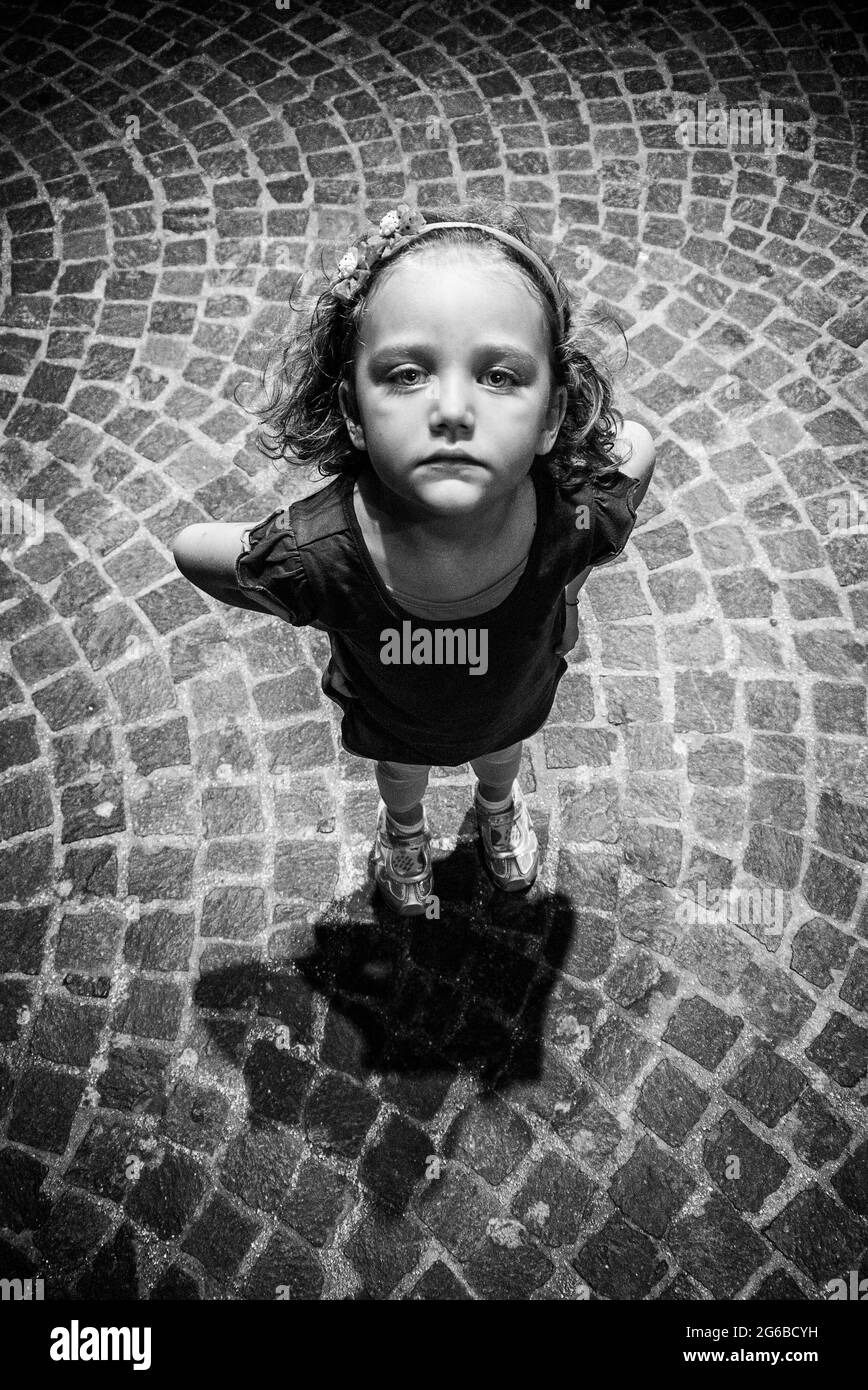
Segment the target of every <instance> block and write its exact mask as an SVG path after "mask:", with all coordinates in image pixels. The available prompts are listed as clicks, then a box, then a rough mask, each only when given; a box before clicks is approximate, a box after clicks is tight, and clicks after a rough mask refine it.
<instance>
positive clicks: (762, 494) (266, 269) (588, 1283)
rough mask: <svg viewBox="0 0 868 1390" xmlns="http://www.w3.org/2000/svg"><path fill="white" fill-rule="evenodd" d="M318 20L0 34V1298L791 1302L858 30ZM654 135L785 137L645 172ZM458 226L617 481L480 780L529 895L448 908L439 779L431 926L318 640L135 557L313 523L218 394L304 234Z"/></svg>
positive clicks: (829, 687) (842, 885)
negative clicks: (505, 803) (275, 525)
mask: <svg viewBox="0 0 868 1390" xmlns="http://www.w3.org/2000/svg"><path fill="white" fill-rule="evenodd" d="M345 13H346V16H347V18H346V22H344V19H343V17H342V11H341V10H340V8H338V7H337V6H336V5H332V6H331V8H328V7H327V8H325V9H321V8H318V7H316V6H304V7H301V6H298V5H292V7H291V9H287V10H284V9H283V8H282V7H280V6H278V5H273V6H269V5H268V4H265V3H263V4H259V5H255V6H242V5H236V4H234V3H229V2H228V0H216V3H209V4H208V5H207V6H205V5H202V6H201V7H199V10H198V12H197V10H196V9H195V8H193V9H192V10H191V9H189V8H187V7H185V6H176V5H171V4H168V5H162V4H160V5H151V4H148V3H147V0H119V2H118V3H116V4H109V5H103V4H100V5H87V4H68V5H65V6H63V7H62V10H61V9H60V8H59V7H58V6H56V5H54V4H51V5H49V4H47V3H42V0H40V3H39V4H37V5H36V6H34V7H30V6H22V7H16V6H15V5H14V4H13V5H12V6H9V5H7V6H6V7H5V8H4V12H3V17H2V20H0V24H2V25H3V26H4V27H3V30H2V59H3V80H2V83H0V128H2V136H3V140H4V145H3V153H2V155H0V161H2V162H0V203H2V204H3V205H4V206H5V207H6V209H7V211H6V214H5V225H4V231H3V244H2V275H3V281H2V289H3V301H2V318H0V372H2V374H3V375H2V378H0V406H2V415H3V418H4V421H5V439H4V442H3V444H2V448H0V475H2V485H3V496H4V497H5V498H6V499H7V502H8V501H9V500H10V499H12V500H13V501H14V500H15V499H28V500H29V502H30V503H31V505H32V509H33V510H32V512H31V513H29V515H30V519H31V523H32V524H31V525H30V529H29V530H27V529H26V527H25V528H24V529H22V527H24V521H22V524H21V526H19V527H18V529H17V530H16V529H15V528H14V527H13V524H12V523H11V522H10V523H9V524H8V525H7V524H5V523H4V534H3V536H2V563H0V639H2V641H3V643H4V648H3V652H4V668H3V672H2V675H0V690H2V707H3V713H2V722H0V750H2V767H3V768H4V769H5V771H3V773H2V797H0V836H2V838H3V841H4V843H3V846H2V849H0V877H2V882H3V884H4V889H5V891H4V893H3V897H4V902H5V906H4V907H3V909H2V916H0V923H2V930H0V956H2V959H0V971H2V972H5V973H4V974H3V976H2V980H0V1027H2V1042H3V1060H2V1064H0V1065H2V1070H0V1102H2V1114H3V1121H2V1133H0V1225H2V1227H3V1230H2V1233H0V1248H2V1268H3V1274H4V1275H6V1276H14V1275H20V1276H21V1277H26V1276H27V1275H34V1274H42V1275H43V1276H44V1277H45V1278H46V1281H47V1283H46V1293H47V1296H49V1297H52V1298H59V1297H64V1296H69V1295H70V1294H72V1293H74V1294H77V1295H80V1296H94V1297H108V1296H115V1297H123V1298H161V1299H194V1298H202V1297H204V1298H227V1299H251V1298H252V1299H263V1298H266V1299H271V1298H274V1297H276V1296H286V1295H287V1294H288V1295H289V1296H291V1297H294V1298H304V1299H319V1298H325V1299H334V1298H338V1299H341V1298H344V1299H346V1298H350V1299H352V1298H362V1299H364V1298H373V1299H384V1298H395V1299H453V1298H477V1299H483V1300H486V1299H500V1298H510V1299H576V1298H578V1299H581V1298H586V1297H590V1298H592V1299H612V1298H615V1299H630V1300H638V1299H658V1298H660V1299H707V1298H710V1297H711V1298H723V1299H769V1298H792V1299H816V1298H821V1297H823V1296H824V1286H825V1284H826V1282H827V1281H829V1280H830V1279H832V1278H836V1277H843V1278H845V1279H847V1278H848V1272H849V1271H850V1270H857V1271H859V1273H860V1274H861V1276H862V1277H864V1276H865V1275H868V1263H866V1255H865V1249H866V1244H868V1222H866V1218H868V1162H866V1159H868V1139H866V1106H868V1090H866V1071H868V1019H866V1010H868V944H866V943H868V910H866V894H865V890H864V888H863V887H862V884H861V870H862V866H863V865H864V863H865V860H866V855H868V814H866V807H868V761H866V732H868V731H866V693H865V673H866V658H868V648H866V642H865V636H864V632H865V627H866V618H868V587H866V583H865V580H866V564H865V552H866V527H868V453H866V449H865V444H864V434H863V423H862V421H861V418H860V417H861V415H862V409H863V408H864V404H865V400H866V396H868V393H866V384H868V372H866V369H865V362H864V358H863V357H862V356H861V355H860V347H861V345H862V342H863V339H864V338H865V336H866V322H868V319H866V297H865V296H866V289H868V277H866V260H868V258H866V238H865V234H864V233H865V227H866V223H865V215H864V211H863V210H864V208H865V205H866V192H868V163H866V155H865V151H864V128H863V131H862V133H861V139H860V132H859V130H858V126H857V122H858V119H859V117H860V115H864V112H865V106H864V98H865V86H864V73H865V68H864V64H863V60H862V57H861V53H862V46H861V41H860V39H859V37H858V36H857V35H856V34H855V33H853V32H851V30H850V28H849V26H848V21H847V19H846V18H844V17H841V13H842V12H840V11H836V10H835V8H834V6H826V7H823V9H822V11H821V10H819V9H817V10H812V9H808V10H807V11H805V10H804V8H803V7H799V6H795V7H794V8H793V9H792V10H790V9H787V8H786V7H783V6H780V7H776V8H775V10H774V14H773V15H770V17H769V20H768V21H765V20H762V19H760V18H759V17H758V15H757V13H756V11H755V10H754V9H753V8H752V7H751V6H750V5H737V6H732V5H730V4H726V5H723V4H716V5H709V6H705V7H700V6H695V5H693V4H683V5H681V6H680V7H678V8H677V9H676V8H675V7H673V6H669V5H666V6H663V5H661V6H659V8H658V9H657V10H656V11H655V10H654V8H653V7H646V8H644V9H639V8H635V9H629V8H628V9H624V10H621V11H620V12H619V13H618V15H617V16H615V17H610V18H607V17H606V15H605V9H604V7H603V6H600V5H597V4H596V3H593V4H592V6H591V8H590V9H589V10H587V11H581V10H578V9H576V8H574V7H573V6H571V5H569V4H566V3H564V4H562V5H557V4H555V5H549V6H538V5H536V4H534V3H533V0H530V3H527V0H522V2H521V3H517V0H505V2H504V3H493V4H491V5H483V4H478V3H472V4H468V3H463V4H462V3H458V4H456V3H444V4H442V5H441V4H439V3H433V4H431V3H426V4H418V5H409V6H407V7H406V8H405V7H402V6H400V5H396V6H393V7H391V8H389V7H387V8H385V9H380V8H376V7H374V6H371V5H366V4H364V3H359V4H357V5H353V6H352V7H347V8H346V12H345ZM814 15H815V16H817V20H816V22H815V23H814V24H811V23H809V20H810V19H811V16H814ZM836 15H837V16H838V17H836ZM701 100H705V101H706V102H707V104H708V106H709V107H710V106H712V105H713V104H714V103H718V104H721V103H722V104H724V105H726V106H727V108H728V109H730V110H731V109H732V108H736V107H738V106H739V105H740V104H742V105H743V104H745V103H747V104H751V103H757V102H762V103H764V104H766V105H768V106H769V107H770V108H778V109H780V110H781V111H782V113H783V116H784V120H785V126H786V142H785V145H784V147H783V148H781V147H780V146H775V145H771V146H769V145H766V144H763V145H760V146H750V145H748V144H745V145H736V146H732V145H724V146H723V147H721V146H713V147H711V146H708V145H704V146H702V145H699V144H696V145H695V146H691V145H687V146H685V145H683V144H682V143H680V142H679V139H678V138H677V135H678V123H677V120H676V117H675V113H676V111H677V110H679V109H681V108H683V107H685V106H690V107H691V108H693V109H697V107H698V103H699V102H700V101H701ZM479 192H483V193H485V194H495V195H503V196H506V197H508V198H509V199H511V200H513V201H516V202H519V203H521V204H522V205H524V206H526V207H527V208H528V209H529V216H530V218H531V220H532V222H533V225H534V226H535V227H536V228H537V230H538V231H539V233H540V235H541V237H542V240H543V243H544V245H545V247H546V248H547V249H549V250H553V251H555V252H556V254H557V256H558V258H559V262H560V264H561V265H562V266H564V268H565V270H566V271H567V272H568V273H569V274H570V276H571V277H572V280H573V283H574V284H575V287H576V291H577V293H579V295H580V298H581V301H582V302H583V303H585V302H587V303H589V304H591V305H596V304H602V305H603V306H604V307H609V308H611V309H613V310H614V311H615V312H616V313H617V314H618V316H619V318H620V321H621V322H622V323H623V324H624V327H625V329H626V331H627V335H628V338H629V341H630V348H631V351H630V358H629V363H628V365H627V367H626V369H625V370H624V371H623V372H622V373H621V375H620V378H619V381H620V392H621V395H620V401H621V404H622V405H623V407H624V409H625V410H626V412H627V413H628V414H629V415H632V416H633V417H635V418H638V419H640V420H642V421H644V422H645V423H646V424H647V425H648V426H649V427H650V428H651V430H652V431H653V433H654V434H655V436H656V438H657V439H658V441H659V452H658V466H657V471H656V474H655V477H654V481H653V484H652V487H651V489H650V492H649V494H648V498H647V499H646V503H645V504H644V506H643V510H642V515H641V517H640V525H639V526H638V527H637V529H636V531H635V532H634V537H633V540H632V541H631V543H630V545H629V546H628V548H627V551H626V553H625V555H624V556H623V557H621V558H620V559H619V561H618V562H616V563H615V564H614V565H613V566H611V567H610V568H609V569H607V570H604V571H603V572H601V573H599V574H596V575H594V576H593V577H592V579H591V581H590V583H589V584H588V585H587V587H586V588H585V590H583V592H582V598H581V608H580V614H581V618H582V638H581V641H580V643H579V646H578V647H577V648H576V649H575V650H574V651H573V652H572V653H571V654H570V667H571V669H570V671H569V673H568V675H567V676H566V677H565V678H564V681H563V683H562V686H561V690H560V694H559V697H558V702H557V706H556V708H555V710H554V712H553V714H552V717H551V719H550V721H549V723H548V725H547V727H546V728H545V730H544V731H543V732H542V733H541V734H540V735H538V736H537V737H536V738H534V739H533V740H531V741H530V743H529V744H528V746H527V748H526V761H525V765H524V768H523V771H522V782H523V786H524V787H525V789H526V791H527V793H528V800H529V804H530V806H531V809H532V813H533V816H534V819H535V823H536V825H537V828H538V830H539V832H540V835H541V838H542V840H543V842H544V849H545V855H544V864H543V872H542V875H541V879H540V882H539V884H538V885H537V887H536V888H535V889H534V890H533V893H532V894H531V895H530V897H529V898H528V899H527V900H525V901H522V902H518V903H514V902H512V901H507V902H504V901H502V900H501V899H499V897H498V895H496V894H493V890H491V889H489V888H488V887H487V886H486V881H485V880H484V878H483V877H482V875H481V872H480V866H479V863H478V860H477V858H476V853H475V849H474V845H473V834H472V823H471V819H470V816H469V812H468V807H469V800H470V792H471V776H470V770H469V768H467V767H462V768H458V769H454V768H448V769H443V768H440V769H436V770H435V773H434V775H433V777H432V785H431V790H430V793H429V799H428V805H429V811H430V816H431V822H432V826H433V829H434V832H435V833H436V834H437V835H439V836H440V837H441V838H440V839H439V840H438V841H437V846H438V850H437V852H438V862H437V865H436V889H437V892H438V894H439V896H440V900H441V917H440V920H439V921H436V920H432V921H428V920H422V921H421V922H418V921H417V922H415V923H413V924H412V925H408V924H406V923H404V924H398V923H396V922H395V921H394V920H393V919H389V918H386V917H385V916H384V915H383V914H382V913H380V912H378V910H377V908H376V905H374V904H372V891H371V889H372V880H371V877H370V872H369V865H368V854H369V848H370V842H371V837H372V833H373V825H374V815H375V809H376V804H377V794H376V789H375V786H374V784H373V781H372V778H371V776H370V772H369V768H368V765H367V764H366V763H364V762H363V760H361V759H354V758H351V757H348V756H347V755H346V754H345V753H343V752H342V751H341V749H340V744H339V740H338V736H337V733H338V728H337V718H336V715H337V711H336V709H335V707H334V706H332V705H331V704H330V703H329V702H328V701H327V700H326V699H325V697H323V696H322V694H321V692H320V690H319V673H320V671H321V669H322V665H323V659H324V657H325V655H326V654H327V643H326V642H325V638H324V635H323V634H321V633H318V632H316V631H315V630H313V629H294V628H291V627H289V626H288V625H285V624H281V623H280V622H279V621H277V620H275V619H274V618H272V617H265V616H262V617H260V616H257V615H254V614H251V613H248V612H244V611H241V610H235V609H229V608H227V607H225V606H223V605H220V604H219V603H217V602H216V601H211V600H210V599H209V598H206V597H205V596H204V595H202V594H201V593H200V592H199V591H198V590H196V589H195V588H194V587H193V586H192V585H191V584H189V583H188V582H187V581H186V580H185V579H183V578H182V577H181V576H180V575H179V574H178V572H177V570H176V568H175V566H174V564H173V560H172V554H171V550H170V543H171V539H172V537H173V536H174V535H175V534H176V533H177V532H178V531H179V530H180V529H181V527H182V526H184V525H186V524H187V523H188V522H191V521H194V520H208V519H212V518H217V519H242V518H249V519H250V520H255V519H259V518H261V517H263V516H265V515H266V514H267V513H268V512H269V511H270V510H272V509H273V508H274V507H275V506H279V505H280V504H281V502H282V501H287V500H292V496H293V495H295V496H300V495H303V494H305V493H307V492H309V491H311V490H313V488H314V487H316V486H322V481H321V480H318V479H313V480H310V479H309V478H307V477H304V478H303V479H302V481H301V482H300V483H296V484H295V491H294V494H288V493H287V490H286V487H285V485H283V484H282V483H281V480H280V478H279V476H278V475H277V474H276V471H275V469H274V468H273V467H272V466H271V464H270V463H269V462H268V460H266V459H264V458H263V457H262V456H261V454H259V453H258V452H257V451H256V449H255V447H254V434H255V420H254V419H252V418H251V417H250V416H249V415H246V414H245V413H244V412H243V411H242V410H241V409H239V408H238V406H237V405H236V403H235V401H234V399H233V389H234V387H235V386H236V385H237V383H238V382H245V381H251V382H255V380H256V368H257V366H258V365H259V364H260V363H261V361H262V353H263V344H265V343H267V342H268V341H269V340H270V338H271V336H272V335H273V333H274V332H275V331H276V330H277V329H279V328H282V327H284V326H285V325H286V323H287V321H288V313H287V309H286V299H287V295H288V292H289V290H290V288H291V286H292V284H293V283H294V281H295V278H296V275H297V273H298V272H299V271H300V270H303V269H305V268H311V267H315V265H316V263H317V257H318V250H319V248H320V247H321V246H322V245H323V244H325V245H326V246H327V247H329V248H333V247H339V248H340V250H342V249H343V243H344V241H345V239H347V238H349V237H350V236H351V235H352V234H354V233H355V232H356V231H357V230H359V229H361V227H362V226H363V225H364V218H363V214H364V213H367V214H369V215H370V216H376V217H379V216H380V215H382V213H383V212H384V211H385V210H386V209H387V208H389V207H391V206H393V205H394V203H395V202H396V201H398V200H399V199H400V198H401V197H404V196H406V197H407V198H408V199H409V200H410V201H411V202H415V201H417V200H418V202H419V204H420V205H421V206H422V208H423V210H424V208H425V207H426V205H433V204H434V203H435V202H436V201H437V200H438V199H441V198H443V197H446V196H454V197H468V196H471V195H473V194H474V193H479ZM339 253H340V252H339ZM39 499H42V500H43V503H44V517H43V524H44V535H42V534H40V533H39V530H38V529H37V526H36V520H35V518H38V509H39ZM837 502H841V504H842V506H843V509H844V510H843V512H842V513H841V514H840V515H839V513H838V511H837V510H836V503H837ZM9 515H10V516H12V515H13V513H12V511H11V510H10V512H9ZM21 515H22V517H23V518H25V519H26V515H27V513H25V512H23V511H22V514H21ZM731 889H732V890H738V891H733V892H729V890H731ZM752 889H755V890H757V895H759V894H761V892H762V891H763V890H764V891H765V894H766V896H765V898H762V897H760V896H758V897H754V898H751V896H750V893H749V892H748V890H752ZM742 890H743V891H742ZM722 891H723V892H725V896H724V897H723V898H721V892H722ZM703 893H705V895H706V897H705V901H706V903H707V904H708V905H709V907H711V906H712V905H716V907H717V909H718V911H717V912H716V913H713V914H712V915H713V916H714V917H720V919H721V920H719V921H718V920H711V921H705V920H702V917H701V916H699V917H698V920H697V921H695V922H693V923H691V922H690V921H689V920H688V916H689V914H688V911H687V909H688V908H689V907H690V905H691V904H695V903H697V902H700V901H701V895H702V894H703ZM757 902H759V907H760V909H761V910H759V911H752V910H751V908H756V906H757ZM721 906H722V910H721ZM779 914H780V915H779Z"/></svg>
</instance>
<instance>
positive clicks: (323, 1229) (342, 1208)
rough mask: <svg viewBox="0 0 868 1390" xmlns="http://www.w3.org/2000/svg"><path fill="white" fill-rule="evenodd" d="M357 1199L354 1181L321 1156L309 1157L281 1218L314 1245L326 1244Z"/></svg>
mask: <svg viewBox="0 0 868 1390" xmlns="http://www.w3.org/2000/svg"><path fill="white" fill-rule="evenodd" d="M284 1191H285V1185H284ZM354 1201H355V1189H354V1186H353V1184H352V1183H350V1182H349V1181H348V1180H347V1179H346V1178H344V1177H342V1176H341V1175H340V1174H339V1173H336V1172H334V1171H333V1170H332V1169H331V1168H327V1167H326V1166H325V1164H324V1163H321V1162H320V1161H319V1160H318V1159H316V1158H309V1159H307V1160H305V1162H304V1163H303V1165H302V1167H301V1169H300V1171H299V1175H298V1180H297V1182H296V1184H295V1187H294V1188H293V1189H292V1191H291V1192H289V1194H288V1195H287V1196H286V1197H285V1200H284V1202H283V1207H282V1211H281V1213H280V1215H281V1220H282V1221H284V1222H285V1223H286V1225H288V1226H291V1227H292V1228H293V1230H295V1231H298V1233H299V1235H301V1236H303V1237H304V1238H305V1240H307V1241H309V1242H310V1243H311V1245H316V1246H324V1245H326V1244H329V1243H330V1242H331V1241H332V1239H333V1237H334V1234H335V1230H336V1228H337V1226H338V1225H339V1223H340V1222H341V1220H342V1218H343V1217H344V1216H345V1215H346V1214H347V1213H348V1212H349V1211H350V1210H351V1208H352V1206H353V1203H354Z"/></svg>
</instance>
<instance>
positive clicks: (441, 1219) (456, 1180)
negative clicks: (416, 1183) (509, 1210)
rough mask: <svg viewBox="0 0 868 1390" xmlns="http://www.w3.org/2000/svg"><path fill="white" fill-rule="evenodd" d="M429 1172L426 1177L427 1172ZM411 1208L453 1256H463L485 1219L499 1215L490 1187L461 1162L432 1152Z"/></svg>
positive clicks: (472, 1245)
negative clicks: (423, 1182) (438, 1156)
mask: <svg viewBox="0 0 868 1390" xmlns="http://www.w3.org/2000/svg"><path fill="white" fill-rule="evenodd" d="M429 1173H430V1174H431V1176H430V1177H428V1174H429ZM413 1209H414V1212H415V1214H416V1215H417V1216H418V1217H419V1219H420V1220H421V1221H423V1222H424V1223H425V1225H426V1226H427V1227H428V1228H429V1229H430V1230H431V1231H432V1232H433V1234H434V1235H435V1236H436V1237H437V1239H438V1240H439V1241H440V1242H441V1244H442V1245H444V1246H445V1247H446V1249H447V1250H448V1251H449V1252H450V1254H452V1255H454V1257H455V1259H456V1260H462V1261H463V1260H466V1259H467V1258H468V1257H469V1256H470V1255H471V1254H472V1253H473V1251H474V1250H475V1249H476V1248H477V1246H478V1245H479V1243H480V1242H481V1240H482V1239H483V1237H484V1235H485V1232H486V1230H487V1227H488V1222H489V1221H490V1220H491V1219H492V1218H493V1217H496V1216H500V1215H502V1208H501V1207H500V1204H499V1203H498V1201H497V1198H496V1197H495V1196H494V1194H493V1193H492V1192H491V1190H490V1189H489V1188H488V1187H487V1185H486V1184H484V1183H483V1182H482V1181H481V1180H480V1179H479V1178H477V1177H476V1176H475V1175H474V1174H472V1173H470V1172H468V1171H467V1169H466V1168H464V1167H462V1166H461V1164H459V1163H457V1162H454V1161H444V1160H442V1159H438V1158H437V1156H436V1155H435V1156H434V1160H433V1161H429V1162H428V1164H427V1165H426V1183H425V1186H424V1187H423V1188H421V1189H420V1191H419V1192H418V1194H417V1195H416V1197H415V1198H414V1200H413Z"/></svg>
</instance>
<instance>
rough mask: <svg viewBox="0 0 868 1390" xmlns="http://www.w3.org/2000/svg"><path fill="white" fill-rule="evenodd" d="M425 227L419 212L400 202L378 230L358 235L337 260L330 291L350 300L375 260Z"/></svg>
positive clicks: (396, 247) (402, 244)
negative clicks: (361, 235)
mask: <svg viewBox="0 0 868 1390" xmlns="http://www.w3.org/2000/svg"><path fill="white" fill-rule="evenodd" d="M424 226H425V218H424V217H423V216H422V214H421V212H419V211H417V210H416V209H411V207H410V205H409V204H408V203H399V204H398V206H397V207H396V208H394V209H393V211H392V212H387V213H386V214H385V216H384V217H381V218H380V225H379V229H378V230H377V231H375V232H374V231H372V232H368V233H367V234H366V235H365V236H363V237H359V238H358V240H357V241H356V242H355V244H354V245H353V246H351V247H350V249H349V251H347V253H346V255H344V256H342V257H341V259H340V260H339V261H338V268H337V273H336V274H335V275H333V276H332V278H331V280H330V281H329V285H330V288H331V292H332V294H334V295H336V296H337V298H338V299H344V300H347V301H349V300H350V299H352V298H353V297H354V295H355V294H356V293H357V291H358V290H359V289H361V287H362V285H363V284H364V283H365V281H366V280H367V278H368V276H369V275H370V273H371V269H372V267H373V266H374V265H375V264H376V262H377V261H384V260H386V259H387V257H389V256H391V255H392V254H393V253H394V252H395V251H397V250H398V249H399V248H400V247H402V246H404V245H405V244H406V242H407V241H409V239H410V237H411V236H412V235H413V234H414V233H415V232H420V231H421V230H422V228H423V227H424Z"/></svg>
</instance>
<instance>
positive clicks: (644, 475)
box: [612, 420, 657, 507]
mask: <svg viewBox="0 0 868 1390" xmlns="http://www.w3.org/2000/svg"><path fill="white" fill-rule="evenodd" d="M612 447H613V452H614V454H615V458H616V459H617V460H618V467H619V469H620V471H621V472H622V473H626V474H627V476H628V477H629V478H641V479H642V486H641V487H637V488H636V491H635V492H634V493H633V505H634V507H638V505H639V503H640V502H641V501H642V498H643V497H644V496H645V493H646V492H647V491H648V486H649V484H650V482H651V474H652V473H653V472H654V462H655V459H656V457H657V451H656V449H655V448H654V440H653V439H652V438H651V435H650V434H649V433H648V431H647V430H646V428H645V426H644V425H640V424H639V423H638V422H637V421H636V420H625V421H624V428H623V429H621V430H619V431H618V433H617V434H616V435H615V443H614V445H613V446H612Z"/></svg>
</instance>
